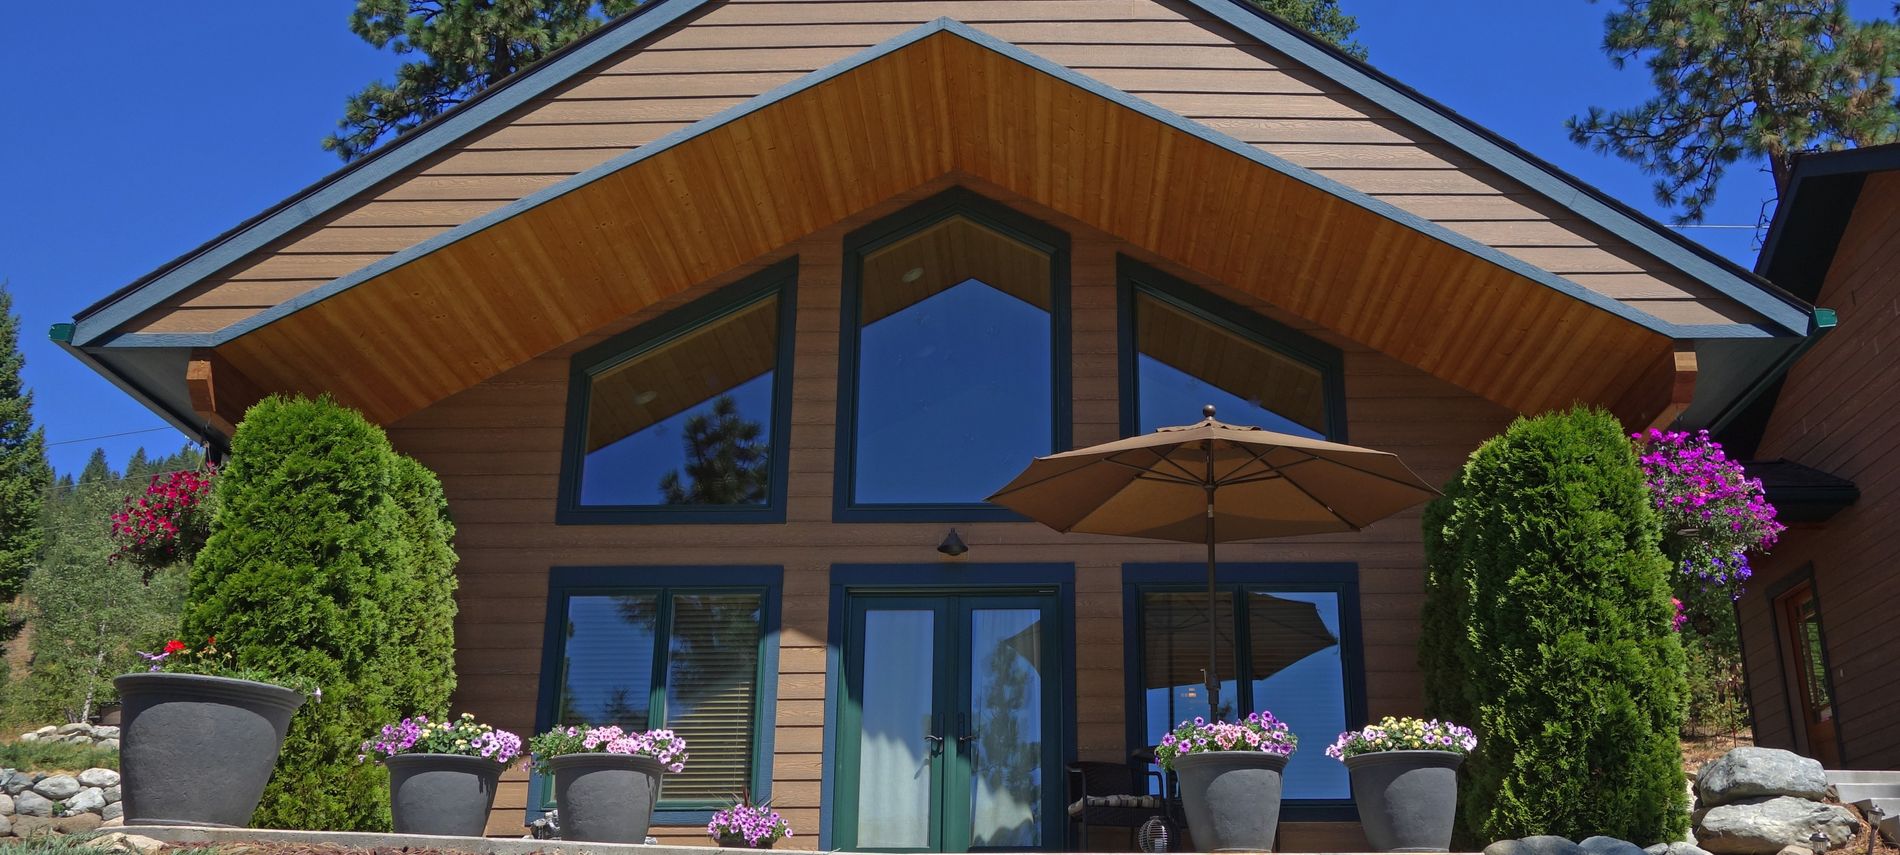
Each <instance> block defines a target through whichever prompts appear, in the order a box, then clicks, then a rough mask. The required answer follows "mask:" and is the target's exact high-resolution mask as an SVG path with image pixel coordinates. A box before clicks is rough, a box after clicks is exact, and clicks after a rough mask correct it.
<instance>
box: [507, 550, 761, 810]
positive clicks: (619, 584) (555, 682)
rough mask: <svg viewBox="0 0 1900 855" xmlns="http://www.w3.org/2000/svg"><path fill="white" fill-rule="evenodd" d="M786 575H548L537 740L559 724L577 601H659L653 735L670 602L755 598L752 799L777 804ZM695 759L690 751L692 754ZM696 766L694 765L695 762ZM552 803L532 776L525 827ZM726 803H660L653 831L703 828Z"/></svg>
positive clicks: (736, 570)
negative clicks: (612, 597)
mask: <svg viewBox="0 0 1900 855" xmlns="http://www.w3.org/2000/svg"><path fill="white" fill-rule="evenodd" d="M784 575H785V571H784V568H782V567H777V566H766V565H756V566H736V565H735V566H710V567H700V566H619V567H554V568H551V569H550V570H549V571H548V598H547V617H546V620H545V624H544V626H543V635H542V641H541V674H540V689H539V692H538V696H537V701H536V704H535V724H534V732H535V733H542V732H545V731H547V730H548V729H549V728H552V727H553V726H554V723H555V714H556V712H555V707H556V705H557V704H558V703H559V697H560V683H561V678H562V670H563V669H562V664H561V663H562V650H563V646H564V644H565V642H566V632H565V629H566V626H567V603H568V599H569V598H570V597H572V596H574V595H576V594H581V595H586V594H625V593H634V592H639V593H652V594H654V595H655V596H656V597H658V599H659V603H660V613H659V617H658V620H657V623H656V628H655V632H654V640H653V666H652V667H653V671H652V673H653V679H652V682H651V683H650V684H649V691H650V692H651V694H650V695H649V704H650V705H649V706H648V710H649V712H648V716H649V718H648V725H647V726H648V727H663V726H665V723H666V718H665V717H666V679H667V671H668V669H667V668H666V660H667V647H668V642H669V639H670V633H671V630H672V597H673V595H675V594H693V593H712V594H737V593H751V592H756V593H758V594H759V595H760V597H759V670H758V674H757V676H756V677H755V680H756V682H755V684H754V690H753V693H752V698H753V709H752V715H753V728H754V730H753V735H752V780H751V781H750V788H751V795H752V797H753V799H755V800H757V801H764V800H767V799H770V798H771V795H772V793H771V790H772V752H773V748H774V742H775V739H774V737H775V734H776V729H777V710H778V653H779V605H780V603H779V601H780V596H781V591H782V590H783V580H784ZM688 750H689V752H690V750H691V748H690V746H689V747H688ZM689 762H690V761H689ZM553 800H554V795H553V792H552V791H551V790H550V789H549V787H548V785H547V781H546V780H545V776H543V775H539V774H534V775H531V776H530V779H529V785H528V807H527V821H530V822H532V821H533V820H534V819H535V818H536V817H538V816H540V815H541V814H542V813H544V812H546V811H547V810H548V809H549V808H550V807H551V806H552V805H553ZM725 804H726V803H725V802H723V801H721V802H718V803H694V802H686V803H680V802H668V801H666V800H664V799H662V800H661V802H660V805H659V807H658V808H657V809H656V810H655V812H654V815H653V822H654V824H655V825H661V826H675V825H681V826H690V825H704V824H705V823H707V822H709V821H711V819H712V813H713V811H715V810H718V809H719V808H722V807H725Z"/></svg>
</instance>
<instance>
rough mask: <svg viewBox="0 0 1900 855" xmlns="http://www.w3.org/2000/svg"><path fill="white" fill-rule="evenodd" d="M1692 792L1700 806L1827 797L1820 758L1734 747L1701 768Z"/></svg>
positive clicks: (1769, 749)
mask: <svg viewBox="0 0 1900 855" xmlns="http://www.w3.org/2000/svg"><path fill="white" fill-rule="evenodd" d="M1696 795H1697V796H1698V797H1700V798H1701V800H1702V807H1704V808H1715V807H1720V806H1722V805H1728V804H1735V803H1736V802H1739V801H1742V800H1744V799H1753V798H1758V797H1761V796H1794V797H1796V798H1802V799H1807V800H1809V801H1820V800H1821V799H1824V798H1827V773H1825V772H1823V771H1821V761H1819V760H1815V759H1812V758H1808V757H1803V756H1801V755H1799V754H1796V753H1794V752H1792V751H1783V750H1781V749H1779V748H1755V747H1744V748H1737V749H1735V750H1733V751H1730V752H1729V753H1727V754H1724V755H1722V756H1721V757H1719V758H1717V759H1716V760H1715V761H1714V762H1711V763H1709V764H1708V765H1707V766H1704V767H1702V772H1701V774H1700V775H1698V776H1697V777H1696ZM1775 848H1776V849H1777V850H1779V849H1780V848H1781V847H1779V846H1777V847H1775Z"/></svg>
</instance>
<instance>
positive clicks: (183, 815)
mask: <svg viewBox="0 0 1900 855" xmlns="http://www.w3.org/2000/svg"><path fill="white" fill-rule="evenodd" d="M112 684H113V685H114V686H117V687H118V689H119V702H120V703H121V704H123V705H124V712H123V714H122V717H123V721H124V724H122V725H121V731H120V734H119V738H120V742H119V770H120V772H121V773H122V774H123V775H124V778H123V780H122V781H121V783H120V787H121V788H122V793H123V799H124V802H125V824H126V825H217V826H233V827H240V828H241V827H243V826H245V825H247V824H249V823H250V821H251V813H252V812H253V811H255V810H257V802H258V800H259V799H261V798H263V796H264V785H265V784H267V783H270V775H271V770H272V769H274V768H276V766H277V752H278V751H279V750H280V749H282V748H283V747H284V732H285V731H287V730H289V728H290V716H291V714H292V713H294V712H296V711H297V708H298V707H300V706H303V702H304V696H303V693H301V692H293V691H291V690H289V689H286V688H284V687H282V686H273V685H270V684H269V683H254V682H251V681H250V680H233V679H230V678H228V677H206V676H202V675H198V674H151V673H147V674H126V675H125V676H122V677H118V678H116V679H114V680H113V681H112Z"/></svg>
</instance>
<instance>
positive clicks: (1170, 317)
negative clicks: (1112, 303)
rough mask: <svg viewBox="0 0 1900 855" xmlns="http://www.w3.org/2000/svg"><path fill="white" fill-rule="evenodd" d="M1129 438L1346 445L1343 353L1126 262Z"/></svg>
mask: <svg viewBox="0 0 1900 855" xmlns="http://www.w3.org/2000/svg"><path fill="white" fill-rule="evenodd" d="M1117 266H1118V280H1119V285H1120V288H1119V290H1120V306H1119V308H1120V313H1121V327H1120V331H1121V347H1120V350H1121V354H1120V356H1121V360H1120V361H1121V378H1122V396H1121V400H1122V414H1121V415H1122V433H1123V435H1125V436H1133V435H1135V434H1140V433H1147V432H1150V431H1153V430H1155V429H1156V428H1160V427H1166V426H1169V425H1180V424H1191V423H1193V422H1196V421H1199V420H1200V418H1201V408H1202V407H1203V406H1205V405H1207V404H1213V405H1215V408H1216V413H1217V417H1218V418H1219V419H1220V420H1221V421H1224V422H1227V423H1229V424H1240V425H1254V426H1256V427H1263V428H1266V429H1268V430H1273V431H1279V432H1281V433H1291V434H1296V435H1300V436H1309V437H1313V438H1315V439H1331V440H1334V441H1341V442H1343V441H1344V440H1345V438H1346V400H1345V399H1346V393H1345V371H1344V367H1343V365H1344V363H1343V360H1342V358H1341V356H1340V353H1339V350H1338V349H1337V348H1334V347H1331V346H1329V345H1327V344H1325V343H1324V342H1321V341H1319V340H1318V339H1315V338H1313V337H1312V336H1309V335H1306V334H1304V333H1301V332H1299V331H1298V330H1294V329H1292V328H1290V327H1287V326H1285V325H1284V324H1280V323H1276V322H1274V321H1273V320H1271V319H1269V318H1266V317H1263V316H1261V315H1260V314H1259V313H1258V312H1255V311H1253V310H1251V309H1248V308H1246V307H1244V306H1240V305H1238V304H1235V303H1232V302H1230V301H1227V300H1224V299H1221V298H1219V297H1216V296H1214V295H1213V294H1210V293H1208V292H1207V291H1206V290H1204V289H1201V288H1196V287H1194V286H1192V285H1189V284H1188V283H1185V282H1182V281H1181V280H1179V279H1176V278H1174V277H1172V276H1169V275H1167V274H1165V273H1162V272H1161V271H1159V270H1156V269H1154V268H1152V267H1149V266H1147V265H1144V264H1141V263H1140V262H1137V261H1133V260H1131V259H1128V258H1121V259H1119V260H1118V265H1117Z"/></svg>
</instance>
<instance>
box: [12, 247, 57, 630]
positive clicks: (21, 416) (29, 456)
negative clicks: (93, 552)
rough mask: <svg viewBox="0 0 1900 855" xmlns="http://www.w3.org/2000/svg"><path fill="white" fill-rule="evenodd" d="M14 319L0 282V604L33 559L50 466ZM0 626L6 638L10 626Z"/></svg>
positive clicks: (22, 579)
mask: <svg viewBox="0 0 1900 855" xmlns="http://www.w3.org/2000/svg"><path fill="white" fill-rule="evenodd" d="M25 364H26V357H24V356H23V355H21V353H20V318H19V316H18V315H15V314H14V313H13V292H11V291H9V290H8V289H7V288H6V286H5V285H4V284H0V606H3V605H5V604H6V603H8V602H10V601H12V599H13V598H14V597H16V596H19V594H20V589H21V588H22V586H24V585H25V584H26V577H27V574H28V573H29V572H31V571H32V569H33V565H34V564H35V563H36V562H37V561H38V560H39V557H40V546H41V539H42V538H41V530H40V511H41V506H42V504H43V502H44V500H45V496H46V490H47V487H48V486H49V484H50V483H51V482H52V478H53V470H52V468H51V467H49V466H48V465H47V464H46V432H45V430H44V429H42V428H38V427H34V425H33V393H32V392H31V391H28V390H27V389H26V387H25V386H24V385H23V384H22V383H21V380H20V369H21V368H22V367H23V366H24V365H25ZM10 624H11V622H9V626H8V627H6V628H4V629H0V634H3V635H4V637H6V638H11V637H12V634H13V633H12V628H11V626H10Z"/></svg>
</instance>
